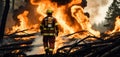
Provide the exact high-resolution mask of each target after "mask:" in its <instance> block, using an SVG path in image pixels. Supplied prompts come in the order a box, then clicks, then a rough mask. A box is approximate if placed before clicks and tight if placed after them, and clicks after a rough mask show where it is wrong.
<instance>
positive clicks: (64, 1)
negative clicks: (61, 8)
mask: <svg viewBox="0 0 120 57" xmlns="http://www.w3.org/2000/svg"><path fill="white" fill-rule="evenodd" d="M71 1H72V0H52V2H56V3H57V4H58V5H66V4H68V3H70V2H71Z"/></svg>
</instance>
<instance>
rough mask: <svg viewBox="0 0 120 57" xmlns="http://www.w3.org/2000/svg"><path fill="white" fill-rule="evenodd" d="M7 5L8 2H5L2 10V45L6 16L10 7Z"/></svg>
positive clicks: (0, 26) (0, 40)
mask: <svg viewBox="0 0 120 57" xmlns="http://www.w3.org/2000/svg"><path fill="white" fill-rule="evenodd" d="M9 3H10V0H5V8H4V12H3V15H2V20H1V25H0V43H2V40H3V37H4V31H5V25H6V20H7V15H8V11H9V7H10V5H9Z"/></svg>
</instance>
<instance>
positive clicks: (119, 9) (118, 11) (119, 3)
mask: <svg viewBox="0 0 120 57" xmlns="http://www.w3.org/2000/svg"><path fill="white" fill-rule="evenodd" d="M117 16H120V0H113V3H112V4H111V6H110V7H109V9H108V12H107V15H106V17H105V19H106V20H107V21H108V24H107V25H105V26H106V27H108V28H112V29H113V27H114V25H115V24H114V23H115V19H116V17H117Z"/></svg>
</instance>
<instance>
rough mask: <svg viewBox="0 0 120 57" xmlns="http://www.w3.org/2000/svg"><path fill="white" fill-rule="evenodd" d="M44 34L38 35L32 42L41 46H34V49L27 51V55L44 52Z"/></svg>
mask: <svg viewBox="0 0 120 57" xmlns="http://www.w3.org/2000/svg"><path fill="white" fill-rule="evenodd" d="M42 39H43V36H41V35H36V39H35V41H34V42H33V43H32V45H39V47H33V48H32V51H30V52H26V54H27V55H34V54H44V53H45V52H44V48H43V41H42Z"/></svg>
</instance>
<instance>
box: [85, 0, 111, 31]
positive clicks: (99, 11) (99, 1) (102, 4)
mask: <svg viewBox="0 0 120 57" xmlns="http://www.w3.org/2000/svg"><path fill="white" fill-rule="evenodd" d="M112 2H113V0H87V7H86V8H85V11H87V12H89V14H90V22H91V24H92V25H95V26H94V27H95V28H96V29H97V30H99V31H101V32H104V31H105V30H106V28H105V27H104V25H105V23H106V20H105V16H106V12H107V11H108V8H109V6H110V5H111V3H112ZM101 29H102V30H101ZM103 29H104V30H103Z"/></svg>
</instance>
